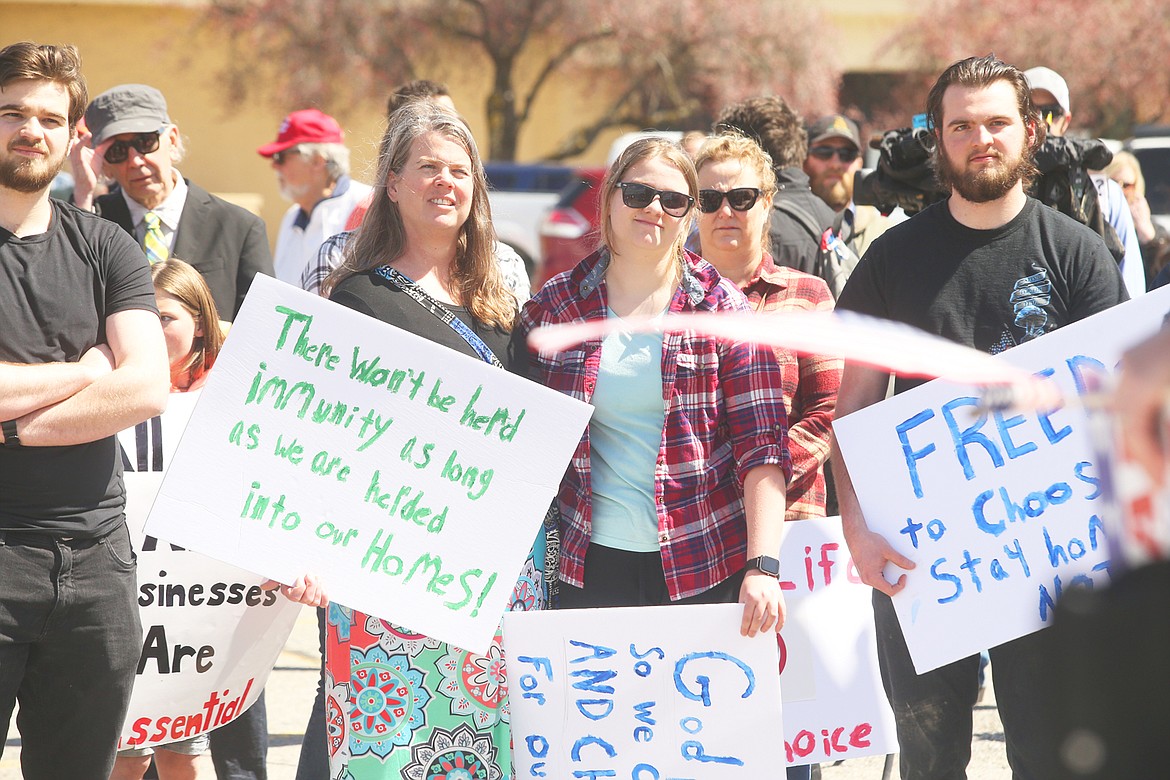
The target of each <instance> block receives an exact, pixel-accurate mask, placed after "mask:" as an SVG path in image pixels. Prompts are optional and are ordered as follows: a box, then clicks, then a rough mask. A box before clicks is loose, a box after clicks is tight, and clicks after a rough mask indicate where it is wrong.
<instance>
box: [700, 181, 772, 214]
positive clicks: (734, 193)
mask: <svg viewBox="0 0 1170 780" xmlns="http://www.w3.org/2000/svg"><path fill="white" fill-rule="evenodd" d="M760 194H761V193H760V190H759V189H758V188H756V187H736V188H735V189H733V190H728V191H727V192H720V191H719V190H699V211H701V212H703V213H704V214H714V213H715V212H716V211H718V210H719V207H720V206H722V205H723V199H724V198H727V205H728V206H731V208H732V209H734V210H735V211H747V210H748V209H750V208H751V207H752V206H754V205H756V201H757V200H759V199H760Z"/></svg>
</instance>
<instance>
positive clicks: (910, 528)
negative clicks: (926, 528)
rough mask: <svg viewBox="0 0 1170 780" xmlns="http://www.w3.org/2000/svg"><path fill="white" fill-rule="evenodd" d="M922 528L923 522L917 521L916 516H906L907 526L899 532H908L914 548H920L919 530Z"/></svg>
mask: <svg viewBox="0 0 1170 780" xmlns="http://www.w3.org/2000/svg"><path fill="white" fill-rule="evenodd" d="M921 530H922V523H916V522H915V521H914V518H912V517H907V518H906V527H905V528H903V529H902V530H901V531H899V532H898V533H901V534H906V535H907V536H909V537H910V544H912V545H914V549H915V550H917V549H918V532H919V531H921Z"/></svg>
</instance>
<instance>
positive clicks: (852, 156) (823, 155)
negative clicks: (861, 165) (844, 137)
mask: <svg viewBox="0 0 1170 780" xmlns="http://www.w3.org/2000/svg"><path fill="white" fill-rule="evenodd" d="M808 154H809V156H810V157H815V158H817V159H818V160H831V159H833V155H837V159H838V160H840V161H841V162H843V163H845V164H849V163H851V162H853V161H854V160H856V159H857V155H859V154H860V152H858V151H857V150H856V149H850V148H849V147H848V146H814V147H812V148H811V149H809V150H808Z"/></svg>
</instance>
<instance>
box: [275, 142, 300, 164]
mask: <svg viewBox="0 0 1170 780" xmlns="http://www.w3.org/2000/svg"><path fill="white" fill-rule="evenodd" d="M300 153H301V150H300V149H298V148H297V147H295V146H293V147H290V148H288V149H284V150H282V151H279V152H273V153H272V162H274V163H276V164H277V165H284V161H285V160H287V159H288V158H290V157H295V156H297V155H298V154H300Z"/></svg>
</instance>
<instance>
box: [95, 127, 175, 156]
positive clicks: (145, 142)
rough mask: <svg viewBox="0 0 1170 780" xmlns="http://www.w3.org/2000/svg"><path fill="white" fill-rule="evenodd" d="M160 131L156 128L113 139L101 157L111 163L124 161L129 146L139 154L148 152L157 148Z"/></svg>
mask: <svg viewBox="0 0 1170 780" xmlns="http://www.w3.org/2000/svg"><path fill="white" fill-rule="evenodd" d="M162 132H163V131H162V130H156V131H155V132H153V133H138V134H136V135H135V136H134V137H133V138H130V139H128V140H125V141H122V140H118V141H114V142H113V143H112V144H110V146H109V148H108V149H106V153H105V154H103V155H102V157H103V158H104V159H105V161H106V162H108V163H110V164H111V165H117V164H118V163H124V162H126V158H127V157H129V156H130V148H131V147H133V148H134V151H136V152H138V153H139V154H150V153H151V152H153V151H155V150H157V149H158V144H159V138H161V137H162Z"/></svg>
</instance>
